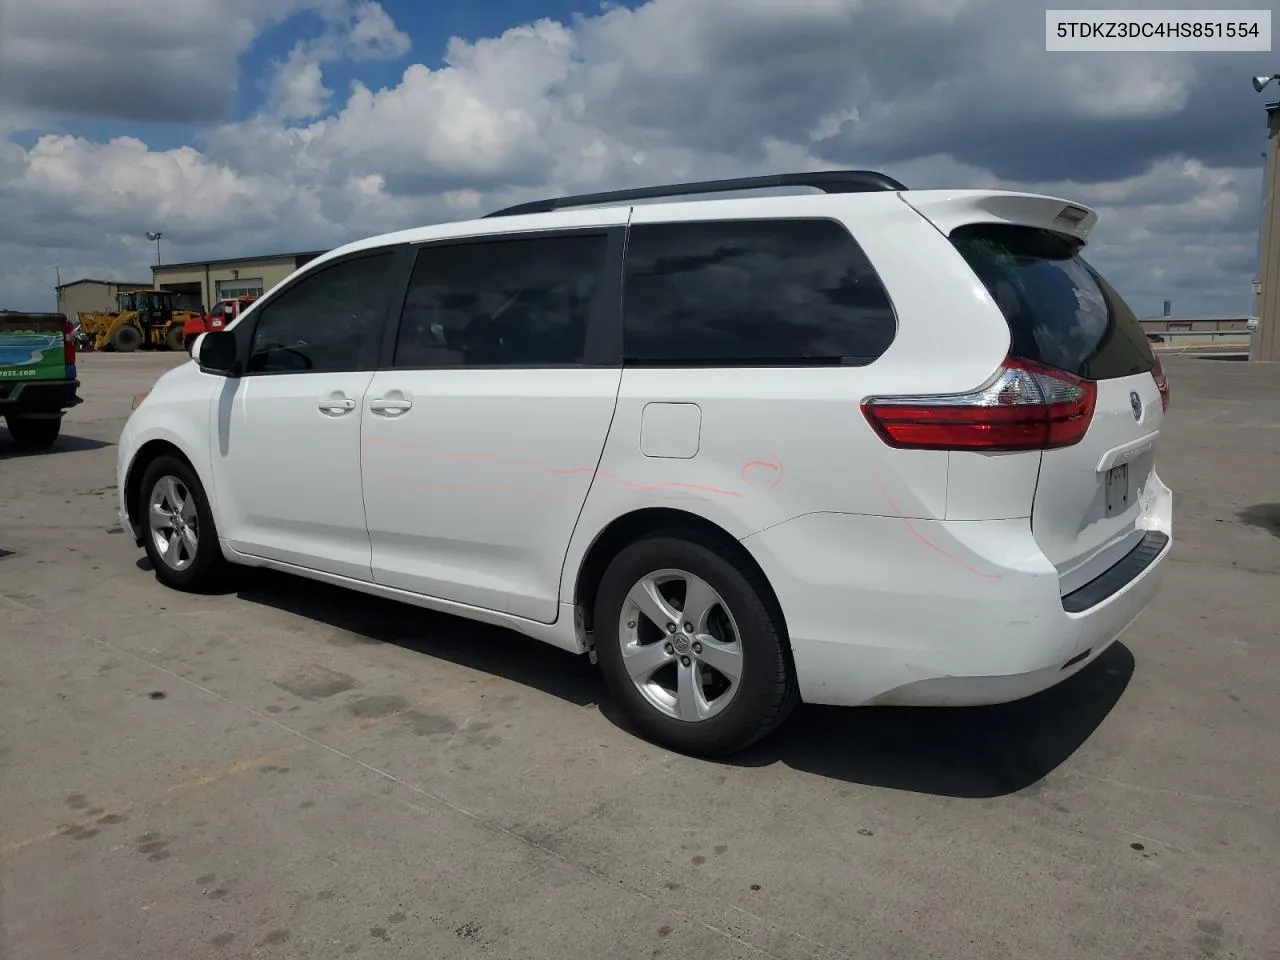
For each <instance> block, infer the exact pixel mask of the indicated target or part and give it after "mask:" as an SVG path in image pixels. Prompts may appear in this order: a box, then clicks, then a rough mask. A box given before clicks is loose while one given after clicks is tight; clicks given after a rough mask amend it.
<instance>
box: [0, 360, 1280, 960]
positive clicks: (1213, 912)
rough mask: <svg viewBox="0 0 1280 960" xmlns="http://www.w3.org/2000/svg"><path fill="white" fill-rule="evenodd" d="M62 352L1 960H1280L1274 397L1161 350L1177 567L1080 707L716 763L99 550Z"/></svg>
mask: <svg viewBox="0 0 1280 960" xmlns="http://www.w3.org/2000/svg"><path fill="white" fill-rule="evenodd" d="M181 359H185V357H183V358H178V357H176V356H174V355H172V354H128V355H112V354H106V355H100V354H92V355H88V356H83V357H81V361H80V376H81V381H82V390H81V394H82V396H83V397H84V398H85V401H86V402H85V403H84V404H82V405H81V406H79V407H77V408H75V409H74V410H73V411H72V412H71V413H70V414H69V415H68V417H67V419H66V422H65V424H64V435H63V438H62V439H61V440H60V441H59V444H58V446H57V447H56V448H55V449H54V450H53V451H52V452H45V453H40V454H35V455H29V456H18V455H16V454H15V453H14V451H13V448H12V447H11V445H10V444H9V440H8V436H7V433H6V432H5V431H3V430H2V429H0V639H2V642H0V957H4V958H6V960H32V958H50V960H71V958H93V960H98V958H116V957H120V958H124V957H127V958H130V960H143V958H164V960H170V958H175V957H182V958H184V960H190V958H201V957H340V956H349V955H356V956H359V957H368V958H381V957H413V958H426V957H497V958H511V960H517V958H518V960H531V958H564V957H570V956H576V957H607V958H615V957H618V958H621V957H636V958H641V957H643V958H657V957H686V956H689V957H692V956H697V957H702V958H721V957H762V956H763V957H775V958H812V960H827V958H838V957H857V958H862V957H868V958H899V957H901V958H917V957H946V958H953V957H974V958H983V960H998V958H1004V957H1009V958H1020V960H1021V958H1037V960H1052V958H1064V960H1066V958H1071V960H1075V958H1080V957H1105V958H1114V957H1151V958H1160V960H1170V958H1182V957H1188V958H1202V957H1209V958H1217V960H1227V958H1254V957H1277V956H1280V947H1277V939H1278V937H1280V927H1277V925H1276V923H1277V921H1276V916H1277V911H1276V905H1277V904H1280V870H1277V867H1276V863H1277V860H1278V858H1280V764H1278V763H1277V760H1276V746H1275V745H1276V733H1277V730H1280V697H1278V696H1277V694H1278V693H1280V652H1278V650H1277V646H1278V645H1277V642H1276V638H1277V636H1280V579H1278V575H1280V369H1278V368H1276V367H1275V366H1269V365H1257V364H1248V363H1236V362H1230V361H1225V360H1216V359H1209V358H1205V357H1198V356H1189V355H1179V356H1170V357H1169V358H1168V360H1167V362H1166V367H1167V370H1168V373H1169V378H1170V382H1171V385H1172V392H1173V406H1172V409H1171V411H1170V420H1169V421H1168V423H1167V426H1166V431H1165V434H1164V438H1163V441H1162V447H1161V449H1160V451H1159V454H1158V458H1159V464H1160V470H1161V474H1162V476H1163V479H1164V480H1165V482H1166V483H1167V484H1168V485H1169V486H1170V487H1172V488H1173V490H1174V494H1175V528H1174V536H1175V539H1176V541H1177V543H1176V547H1175V552H1174V555H1173V557H1172V558H1171V562H1170V564H1169V569H1168V573H1167V575H1166V580H1165V585H1164V588H1163V591H1162V593H1161V595H1160V597H1159V598H1158V599H1157V601H1156V603H1155V605H1154V606H1153V607H1152V608H1151V609H1150V610H1149V611H1148V612H1147V613H1146V614H1144V616H1143V617H1142V618H1141V619H1140V620H1139V621H1138V623H1137V624H1136V625H1135V626H1134V627H1133V629H1132V630H1130V632H1129V633H1128V634H1126V636H1125V638H1124V640H1123V642H1122V643H1120V644H1117V645H1116V646H1115V647H1113V648H1112V649H1111V650H1110V651H1109V652H1108V653H1107V654H1106V655H1105V656H1103V657H1101V658H1100V659H1099V660H1098V661H1097V662H1096V663H1095V664H1093V665H1092V666H1091V667H1090V668H1088V669H1087V670H1085V671H1084V672H1083V673H1081V674H1080V675H1078V676H1077V677H1075V678H1073V679H1072V680H1071V681H1069V682H1068V683H1066V684H1064V685H1062V686H1060V687H1058V688H1056V689H1054V690H1051V691H1049V692H1048V693H1046V694H1043V695H1040V696H1038V697H1036V698H1033V699H1031V700H1027V701H1023V702H1020V703H1016V704H1010V705H1005V706H1001V707H994V708H987V709H980V710H952V711H947V710H930V711H923V710H894V709H889V708H885V709H876V710H835V709H825V708H802V709H801V710H800V711H799V712H798V713H797V714H796V715H794V716H793V718H792V719H791V721H790V722H789V723H788V724H787V725H786V726H785V727H784V728H783V730H782V731H781V732H780V733H779V734H777V735H775V736H774V737H773V738H771V739H769V740H768V741H766V742H765V743H763V744H761V745H759V746H757V747H756V748H753V749H752V750H751V751H750V752H748V753H747V754H745V755H742V756H740V757H736V758H734V759H733V760H732V762H722V763H715V762H707V761H701V760H694V759H690V758H686V757H682V756H678V755H674V754H671V753H668V752H666V751H663V750H660V749H658V748H655V747H653V746H650V745H648V744H646V743H644V742H642V741H640V740H638V739H636V738H635V737H634V736H632V735H631V734H630V733H628V732H627V731H626V730H625V729H623V728H622V727H621V726H619V722H620V721H619V720H618V719H617V717H616V716H615V714H614V713H613V712H612V710H611V708H610V706H609V704H608V702H607V699H606V697H605V694H604V690H603V686H602V684H601V682H600V681H599V680H598V679H597V677H596V675H595V673H594V671H593V668H591V667H590V666H589V664H588V663H587V662H586V660H585V658H574V657H571V656H569V655H567V654H564V653H561V652H559V651H556V650H553V649H551V648H549V647H545V648H544V647H542V646H539V645H536V644H534V643H533V642H532V641H528V640H524V639H522V638H520V637H517V636H515V635H511V634H508V633H506V632H504V631H501V630H496V629H490V628H487V627H481V626H478V625H474V624H470V623H467V622H465V621H460V620H455V619H452V618H449V617H445V616H440V615H435V614H431V613H427V612H424V611H420V610H417V609H413V608H407V607H400V606H397V605H394V604H391V603H386V602H382V601H378V600H374V599H370V598H367V597H362V596H360V595H357V594H347V593H343V592H340V591H336V590H333V589H331V588H328V587H321V586H317V585H315V584H311V583H308V582H306V581H300V580H294V579H291V578H288V577H284V576H280V575H274V574H270V575H269V574H265V573H261V572H256V571H251V572H248V573H247V574H246V575H245V576H244V577H242V578H241V582H240V585H239V586H238V588H237V589H236V590H235V591H234V592H230V593H227V594H224V595H218V596H211V597H196V596H187V595H182V594H178V593H175V592H172V591H168V590H165V589H164V588H162V587H161V586H159V584H157V582H156V580H155V578H154V576H153V574H152V573H150V572H148V571H147V569H146V568H145V563H144V562H143V561H142V551H141V550H140V549H138V548H135V546H134V544H133V542H132V540H131V538H129V537H128V536H126V535H124V534H123V533H122V531H121V530H120V528H119V527H118V526H117V519H116V513H115V503H116V491H115V487H114V484H115V476H114V465H115V447H114V441H115V439H116V438H117V436H118V434H119V431H120V428H121V426H122V424H123V422H124V419H125V417H126V416H127V415H128V412H129V401H130V398H131V397H132V396H133V395H134V394H135V393H138V392H140V391H143V390H146V389H147V388H148V387H149V386H150V384H151V382H153V381H154V379H155V378H156V376H158V375H159V374H160V373H161V372H162V371H163V370H164V369H166V368H167V367H169V366H172V365H174V364H176V363H178V362H180V360H181Z"/></svg>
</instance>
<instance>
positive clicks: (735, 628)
mask: <svg viewBox="0 0 1280 960" xmlns="http://www.w3.org/2000/svg"><path fill="white" fill-rule="evenodd" d="M594 633H595V647H596V654H597V656H598V658H599V661H600V667H601V670H602V671H603V673H604V677H605V682H606V683H607V684H608V686H609V689H610V691H611V692H612V694H613V696H614V698H615V700H616V701H617V703H618V704H619V706H620V707H621V709H622V710H623V712H624V713H625V714H626V716H627V718H628V719H629V720H630V721H631V722H632V723H633V724H634V725H635V726H636V728H637V729H639V730H640V732H641V733H643V734H644V735H645V736H647V737H649V738H650V739H652V740H654V741H656V742H658V743H661V744H663V745H665V746H668V747H670V748H672V749H675V750H678V751H681V752H683V753H691V754H701V755H704V756H712V755H722V754H728V753H733V752H736V751H738V750H741V749H743V748H745V747H747V746H749V745H750V744H752V743H754V742H755V741H757V740H759V739H760V738H762V737H764V736H766V735H768V734H769V733H771V732H772V731H773V730H775V729H776V728H777V727H778V726H779V725H780V724H781V723H782V721H783V720H785V719H786V717H787V715H788V714H789V713H790V712H791V710H792V709H793V708H794V707H795V705H796V703H797V702H798V695H797V692H796V685H795V679H794V671H793V669H792V666H791V660H790V657H789V655H788V652H787V640H786V629H785V627H784V625H783V623H782V616H781V613H780V611H778V609H777V605H776V602H775V601H774V600H773V598H772V593H771V592H770V591H769V588H768V585H767V584H766V583H765V582H764V578H763V577H762V575H761V574H760V573H759V571H758V570H756V569H755V568H754V567H753V566H752V565H751V564H750V563H749V562H747V560H746V559H745V558H741V557H738V556H736V555H735V554H734V553H733V552H732V550H731V548H730V549H726V550H721V549H719V545H718V544H714V543H712V542H710V541H702V540H700V539H697V540H695V539H684V538H682V537H679V536H677V535H661V534H660V535H655V536H652V537H646V538H644V539H641V540H638V541H636V542H635V543H632V544H631V545H629V546H628V547H626V548H624V549H623V550H622V552H620V553H619V554H618V556H617V557H615V558H614V560H613V562H612V563H611V564H610V565H609V568H608V570H607V571H606V572H605V575H604V578H603V580H602V581H601V584H600V590H599V593H598V595H597V598H596V607H595V616H594Z"/></svg>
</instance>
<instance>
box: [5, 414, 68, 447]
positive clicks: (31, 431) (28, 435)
mask: <svg viewBox="0 0 1280 960" xmlns="http://www.w3.org/2000/svg"><path fill="white" fill-rule="evenodd" d="M5 423H6V424H7V425H8V427H9V434H10V435H11V436H12V437H13V445H14V446H15V447H17V448H18V449H20V450H41V449H44V448H45V447H51V446H53V444H54V441H55V440H57V439H58V434H59V432H61V430H62V417H20V416H15V415H12V414H11V415H10V416H8V417H6V418H5Z"/></svg>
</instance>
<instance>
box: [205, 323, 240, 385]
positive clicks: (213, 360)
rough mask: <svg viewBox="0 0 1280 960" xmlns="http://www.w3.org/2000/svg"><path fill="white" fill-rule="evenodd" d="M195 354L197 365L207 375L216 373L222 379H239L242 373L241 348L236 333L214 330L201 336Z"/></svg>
mask: <svg viewBox="0 0 1280 960" xmlns="http://www.w3.org/2000/svg"><path fill="white" fill-rule="evenodd" d="M193 352H194V353H195V355H196V363H198V364H199V365H200V369H201V370H203V371H204V372H205V373H214V374H217V375H218V376H220V377H238V376H240V374H241V373H242V371H241V369H240V347H239V345H238V344H237V343H236V335H235V334H234V333H228V332H227V331H225V330H213V331H210V332H209V333H204V334H201V335H200V340H199V342H198V343H196V345H195V348H194V350H193Z"/></svg>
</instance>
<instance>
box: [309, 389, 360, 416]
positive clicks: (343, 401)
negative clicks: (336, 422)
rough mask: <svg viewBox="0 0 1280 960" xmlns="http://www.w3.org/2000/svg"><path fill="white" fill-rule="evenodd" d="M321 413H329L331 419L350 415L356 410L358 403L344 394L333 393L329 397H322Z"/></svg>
mask: <svg viewBox="0 0 1280 960" xmlns="http://www.w3.org/2000/svg"><path fill="white" fill-rule="evenodd" d="M318 406H319V407H320V412H321V413H327V414H328V415H329V416H331V417H340V416H342V415H343V414H344V413H350V412H351V411H352V410H354V409H355V408H356V402H355V401H354V400H352V399H351V398H350V397H348V396H347V395H346V394H344V393H332V394H330V395H329V396H327V397H321V398H320V403H319V404H318Z"/></svg>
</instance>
